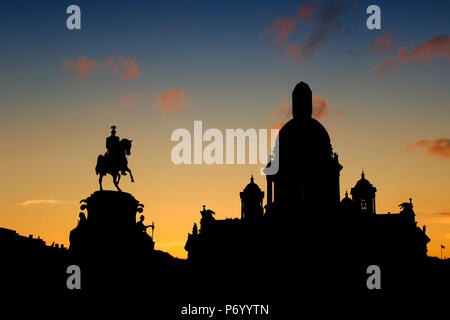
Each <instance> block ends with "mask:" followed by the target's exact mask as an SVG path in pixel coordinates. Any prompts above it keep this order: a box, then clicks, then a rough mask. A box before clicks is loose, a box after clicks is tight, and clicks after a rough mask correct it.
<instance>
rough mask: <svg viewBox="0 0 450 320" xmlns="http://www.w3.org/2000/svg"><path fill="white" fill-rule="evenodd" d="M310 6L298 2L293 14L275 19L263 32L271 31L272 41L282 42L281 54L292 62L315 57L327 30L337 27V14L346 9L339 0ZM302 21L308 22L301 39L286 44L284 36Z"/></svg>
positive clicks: (339, 19) (326, 36)
mask: <svg viewBox="0 0 450 320" xmlns="http://www.w3.org/2000/svg"><path fill="white" fill-rule="evenodd" d="M314 5H315V6H314V7H313V6H312V5H309V4H301V5H300V6H299V8H298V10H297V13H296V15H294V16H292V17H280V18H276V19H275V20H274V21H273V23H272V26H271V27H270V28H269V29H268V31H266V33H269V34H275V43H276V44H278V45H283V46H284V53H285V54H286V55H287V56H289V57H291V58H293V59H294V60H295V61H296V62H302V61H303V60H304V59H305V58H308V57H312V56H315V55H316V54H317V51H318V50H319V48H321V47H322V45H323V44H324V43H325V41H327V39H328V38H329V37H330V35H331V33H332V32H333V31H334V30H337V29H339V28H340V26H341V16H342V15H343V14H345V13H346V12H347V11H348V9H349V7H347V6H346V5H343V4H342V3H341V2H339V1H330V2H327V3H319V2H314ZM305 23H307V24H308V33H304V34H303V36H302V38H303V39H304V40H303V42H301V43H299V42H298V41H296V42H292V43H287V38H288V37H289V36H290V35H291V34H292V33H294V32H295V30H296V28H297V26H299V25H301V24H305Z"/></svg>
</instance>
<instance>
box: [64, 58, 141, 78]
mask: <svg viewBox="0 0 450 320" xmlns="http://www.w3.org/2000/svg"><path fill="white" fill-rule="evenodd" d="M64 69H68V70H73V71H75V72H76V73H77V74H78V79H79V80H83V79H84V78H86V76H87V75H88V74H90V73H92V72H93V71H94V70H102V71H103V72H105V71H106V70H109V71H110V74H109V75H114V74H119V75H120V76H121V78H122V80H123V81H127V80H129V79H131V78H139V77H140V76H141V72H140V69H139V67H138V65H137V63H136V58H125V57H124V56H122V55H119V59H115V58H114V57H109V58H107V59H106V61H105V63H99V62H98V61H97V60H95V59H93V60H90V61H88V60H87V59H86V58H85V57H79V58H78V59H77V60H68V61H66V62H65V63H64Z"/></svg>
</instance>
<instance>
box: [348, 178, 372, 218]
mask: <svg viewBox="0 0 450 320" xmlns="http://www.w3.org/2000/svg"><path fill="white" fill-rule="evenodd" d="M375 192H377V188H375V187H374V186H373V185H372V184H371V183H370V182H369V181H368V180H367V179H366V178H365V174H364V171H362V172H361V179H360V180H359V181H358V182H357V183H356V185H355V186H354V187H353V188H352V189H351V191H350V193H351V195H352V199H353V201H354V202H355V204H356V206H357V207H358V208H359V210H360V212H362V213H364V214H368V215H371V214H375V213H376V211H375Z"/></svg>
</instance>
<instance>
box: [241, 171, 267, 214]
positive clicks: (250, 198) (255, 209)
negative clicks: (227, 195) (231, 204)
mask: <svg viewBox="0 0 450 320" xmlns="http://www.w3.org/2000/svg"><path fill="white" fill-rule="evenodd" d="M240 195H241V219H242V220H253V219H258V218H261V217H262V216H263V213H264V209H263V199H264V192H263V191H261V189H260V188H259V187H258V185H257V184H256V183H255V182H254V178H253V175H252V176H251V178H250V183H249V184H248V185H247V186H246V187H245V189H244V191H242V192H241V193H240Z"/></svg>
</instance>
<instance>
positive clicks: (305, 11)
mask: <svg viewBox="0 0 450 320" xmlns="http://www.w3.org/2000/svg"><path fill="white" fill-rule="evenodd" d="M313 13H314V8H313V7H311V6H310V5H309V4H301V5H300V7H299V8H298V16H299V17H300V19H309V18H310V17H311V16H312V14H313Z"/></svg>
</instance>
